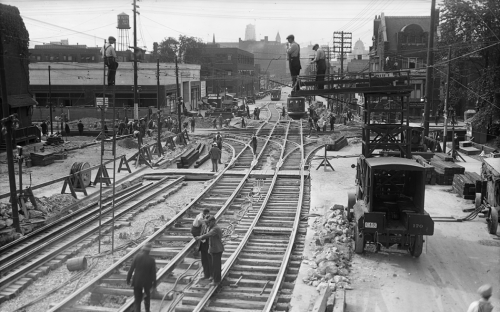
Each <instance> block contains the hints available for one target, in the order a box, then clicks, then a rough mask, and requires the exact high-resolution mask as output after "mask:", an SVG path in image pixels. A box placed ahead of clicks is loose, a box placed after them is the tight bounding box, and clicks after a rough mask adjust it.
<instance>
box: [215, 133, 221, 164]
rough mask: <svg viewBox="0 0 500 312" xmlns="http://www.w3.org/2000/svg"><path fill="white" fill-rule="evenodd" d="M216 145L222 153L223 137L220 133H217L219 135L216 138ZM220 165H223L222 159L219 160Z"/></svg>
mask: <svg viewBox="0 0 500 312" xmlns="http://www.w3.org/2000/svg"><path fill="white" fill-rule="evenodd" d="M215 143H217V147H218V148H219V151H220V152H221V153H222V135H220V132H217V135H216V136H215ZM219 164H222V161H221V159H220V158H219Z"/></svg>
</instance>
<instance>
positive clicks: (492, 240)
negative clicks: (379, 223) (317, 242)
mask: <svg viewBox="0 0 500 312" xmlns="http://www.w3.org/2000/svg"><path fill="white" fill-rule="evenodd" d="M359 152H360V145H359V144H356V145H354V146H352V145H350V146H348V147H346V148H344V149H342V151H340V152H328V155H331V156H333V155H352V154H358V153H359ZM317 155H323V151H322V150H320V151H318V153H317ZM465 157H466V156H465ZM320 161H321V159H315V160H313V162H312V164H311V168H312V169H311V179H312V187H311V190H312V194H311V211H310V212H311V213H315V212H316V213H321V212H324V211H325V209H327V207H329V206H331V205H332V204H342V205H346V204H347V192H348V191H352V190H353V187H354V185H355V184H354V177H355V172H356V170H355V169H352V168H351V167H350V165H351V164H354V163H355V162H356V158H336V159H332V160H330V162H331V164H332V165H333V167H334V168H335V171H332V170H331V169H328V170H327V171H324V169H323V167H321V168H320V169H319V170H317V171H316V170H314V168H316V167H317V166H318V164H319V163H320ZM466 161H467V163H466V164H464V165H465V166H466V170H468V171H473V170H479V168H480V163H479V162H477V161H475V160H474V159H472V158H470V157H466ZM459 164H462V163H459ZM425 207H426V211H427V212H428V213H429V214H430V215H431V217H437V216H445V217H449V216H455V217H464V216H465V215H466V214H465V213H463V212H462V209H463V208H471V207H473V204H472V203H471V202H470V201H466V200H464V199H461V198H459V197H457V196H456V194H454V193H452V192H451V186H441V185H428V186H426V198H425ZM311 222H313V221H312V220H310V225H311ZM308 237H312V234H309V233H308ZM425 240H426V243H425V245H424V251H423V253H422V255H421V256H420V257H419V258H413V257H411V256H410V254H409V253H408V252H406V251H399V250H395V249H382V250H381V251H379V252H375V248H373V247H372V246H368V247H367V248H366V250H365V252H364V253H363V254H361V255H358V254H354V256H353V258H352V267H351V275H350V276H349V277H350V288H352V289H348V290H347V292H346V302H347V308H346V311H349V312H360V311H366V312H368V311H369V312H376V311H380V312H385V311H436V312H437V311H445V312H448V311H466V310H467V308H468V306H469V304H470V303H471V302H472V301H474V300H477V299H478V295H477V294H476V290H477V288H478V287H479V286H481V285H482V284H486V283H489V284H491V285H492V286H493V297H492V298H491V299H490V300H491V301H492V304H493V305H494V306H495V307H496V308H497V309H498V307H500V296H499V295H498V294H499V292H500V278H499V277H500V238H499V236H498V235H490V234H488V232H487V229H486V223H485V220H484V219H483V218H476V219H475V220H473V221H468V222H435V232H434V235H433V236H429V237H427V238H425ZM308 242H309V244H307V245H306V250H305V254H306V255H307V254H308V253H310V252H311V250H312V248H313V247H314V245H313V243H314V241H310V240H309V241H308ZM308 269H309V266H308V265H307V264H305V263H303V264H302V265H301V270H300V273H299V278H298V279H297V282H296V289H295V290H294V296H293V299H292V309H291V311H294V312H299V311H300V312H302V311H308V309H310V308H311V307H312V306H313V305H314V302H315V300H316V299H317V295H318V291H317V290H316V288H315V287H311V286H307V285H305V284H304V283H303V282H302V277H303V276H304V274H306V272H307V270H308Z"/></svg>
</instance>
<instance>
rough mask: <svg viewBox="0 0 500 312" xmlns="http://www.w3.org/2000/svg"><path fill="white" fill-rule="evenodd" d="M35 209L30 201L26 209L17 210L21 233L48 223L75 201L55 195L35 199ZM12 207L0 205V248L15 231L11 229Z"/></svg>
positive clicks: (8, 240)
mask: <svg viewBox="0 0 500 312" xmlns="http://www.w3.org/2000/svg"><path fill="white" fill-rule="evenodd" d="M35 201H36V204H37V205H36V209H35V207H34V206H33V205H32V204H31V202H30V201H27V202H26V206H25V207H26V209H22V210H19V214H18V216H19V223H20V226H21V229H22V230H23V232H24V233H25V234H26V233H29V232H31V231H33V230H35V229H37V228H39V227H41V226H43V225H45V224H46V223H47V222H50V221H51V220H52V218H53V216H55V215H58V214H59V213H60V211H61V209H63V208H64V207H67V206H69V205H71V204H73V203H74V202H76V201H77V199H75V198H74V197H73V196H71V195H70V194H56V195H53V196H50V197H45V196H42V197H35ZM13 223H14V220H13V219H12V205H11V204H8V203H0V246H1V245H3V244H6V243H8V242H10V241H12V240H13V238H14V237H15V235H14V233H15V229H14V228H13V227H12V225H13Z"/></svg>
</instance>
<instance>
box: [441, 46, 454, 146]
mask: <svg viewBox="0 0 500 312" xmlns="http://www.w3.org/2000/svg"><path fill="white" fill-rule="evenodd" d="M450 60H451V45H450V46H449V47H448V71H447V75H446V98H445V100H444V112H443V117H444V118H443V119H444V120H443V123H444V129H443V153H446V135H447V133H448V102H449V101H450V63H451V62H450ZM451 139H452V140H453V136H452V137H451Z"/></svg>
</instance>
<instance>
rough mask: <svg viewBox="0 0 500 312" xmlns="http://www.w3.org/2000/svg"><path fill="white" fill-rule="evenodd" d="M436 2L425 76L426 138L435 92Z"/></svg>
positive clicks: (433, 10)
mask: <svg viewBox="0 0 500 312" xmlns="http://www.w3.org/2000/svg"><path fill="white" fill-rule="evenodd" d="M435 8H436V0H432V4H431V23H430V29H429V40H428V44H427V73H426V76H425V84H426V86H425V106H424V122H423V125H424V136H429V115H430V106H431V104H432V103H431V99H432V96H431V95H432V91H433V88H432V87H433V86H432V85H433V80H432V77H433V74H434V31H435V28H436V27H435V21H434V20H435V16H436V9H435Z"/></svg>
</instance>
